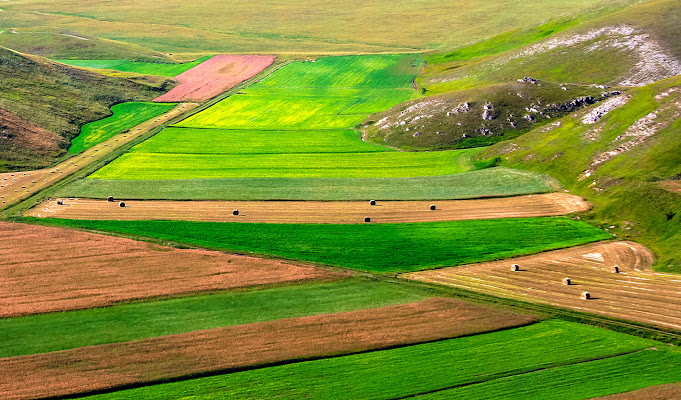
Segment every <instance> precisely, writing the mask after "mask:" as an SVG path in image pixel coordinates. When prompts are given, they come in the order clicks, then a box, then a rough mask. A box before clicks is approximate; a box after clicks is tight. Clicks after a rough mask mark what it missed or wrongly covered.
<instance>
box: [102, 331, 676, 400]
mask: <svg viewBox="0 0 681 400" xmlns="http://www.w3.org/2000/svg"><path fill="white" fill-rule="evenodd" d="M653 346H660V343H658V342H654V341H650V340H646V339H641V338H637V337H633V336H627V335H624V334H620V333H615V332H611V331H607V330H604V329H599V328H594V327H589V326H584V325H577V324H571V323H567V322H561V321H548V322H542V323H538V324H534V325H530V326H527V327H521V328H515V329H510V330H505V331H501V332H494V333H488V334H482V335H474V336H470V337H464V338H457V339H451V340H444V341H440V342H435V343H429V344H420V345H414V346H408V347H403V348H398V349H392V350H384V351H376V352H370V353H364V354H356V355H350V356H345V357H337V358H329V359H323V360H316V361H308V362H300V363H294V364H288V365H281V366H275V367H270V368H263V369H256V370H251V371H243V372H236V373H232V374H228V375H220V376H213V377H207V378H199V379H192V380H187V381H182V382H175V383H168V384H160V385H154V386H150V387H145V388H139V389H131V390H123V391H119V392H114V393H111V394H105V395H100V396H92V397H89V398H92V399H120V400H124V399H125V400H127V399H179V398H185V399H186V398H191V399H222V398H230V399H235V398H238V399H269V398H278V399H302V398H314V399H359V398H362V399H395V398H403V397H406V396H413V395H418V394H422V393H429V392H433V391H438V390H443V389H447V388H451V387H455V386H460V385H471V386H469V387H465V388H463V389H468V388H470V389H474V388H475V387H476V386H478V385H476V384H477V383H481V382H487V381H490V382H495V380H499V378H502V379H503V377H507V376H512V377H514V378H515V377H516V376H518V377H520V378H523V377H529V376H530V374H527V373H528V372H531V371H537V370H540V369H546V370H545V371H553V370H554V369H555V370H556V371H558V370H562V368H569V367H563V366H572V365H576V366H577V368H578V367H579V366H588V367H587V368H588V372H589V373H590V374H592V375H595V376H596V377H599V378H600V380H601V382H602V381H603V379H604V377H605V374H606V373H608V372H610V371H608V370H607V369H605V368H603V367H604V365H603V364H604V363H605V364H607V366H608V367H610V368H612V366H613V365H616V366H619V367H620V369H629V370H631V371H635V370H634V368H636V367H638V368H642V370H641V371H639V372H640V373H641V375H643V376H647V377H648V380H647V382H646V379H643V378H640V377H634V378H633V379H632V380H631V381H630V380H629V379H628V378H629V377H624V376H622V377H620V378H622V379H617V378H616V377H614V378H613V379H612V382H610V387H608V388H605V390H606V391H607V390H610V393H611V392H612V391H617V388H623V389H621V390H627V389H628V388H629V387H632V386H636V385H635V384H632V383H631V382H632V381H636V382H637V383H638V384H639V385H640V384H643V385H645V384H647V383H648V382H652V384H654V383H656V382H673V381H674V380H673V379H678V377H679V374H680V373H681V354H679V353H678V351H676V350H671V349H664V350H662V351H658V352H655V351H645V350H643V349H645V348H648V347H653ZM629 352H638V353H634V354H633V355H632V356H618V355H621V354H625V353H629ZM612 356H616V357H614V358H610V359H607V360H604V361H600V362H599V361H591V360H597V359H599V358H603V357H612ZM644 362H645V364H644ZM577 363H581V364H577ZM592 363H596V364H592ZM592 365H594V367H593V368H591V366H592ZM598 367H601V369H599V368H598ZM648 368H650V369H651V370H653V371H655V372H656V373H659V377H651V376H650V375H649V374H648V373H647V372H645V370H646V369H648ZM574 369H575V368H573V370H574ZM568 371H569V370H568ZM521 374H526V375H521ZM539 374H540V373H537V375H539ZM538 378H539V379H536V380H530V381H526V382H523V383H525V384H526V385H531V386H525V387H522V388H518V390H529V389H530V388H531V387H534V386H537V387H538V389H541V390H544V391H549V390H548V389H549V388H550V387H551V386H552V385H560V384H561V380H560V379H558V380H556V377H555V374H554V376H551V374H550V373H549V374H546V375H539V377H538ZM542 378H544V379H542ZM547 378H548V379H547ZM561 378H562V377H561ZM651 378H652V379H651ZM483 385H485V384H481V385H479V386H481V387H482V386H483ZM581 385H582V386H583V388H582V389H581V392H582V393H584V392H588V393H589V395H588V396H587V397H589V396H592V397H593V396H598V395H600V394H601V393H604V388H603V387H602V386H601V387H599V385H598V384H596V383H591V382H590V381H589V380H585V381H584V382H581ZM542 386H544V387H543V388H542ZM639 387H640V386H639ZM586 388H591V389H592V390H586ZM565 389H566V388H563V391H562V393H561V394H560V395H559V394H558V393H552V396H553V397H552V398H569V399H574V398H579V397H571V396H570V394H569V392H568V391H566V390H565ZM606 393H608V392H606ZM477 394H478V396H480V394H481V393H480V392H478V393H477ZM506 395H507V397H504V398H514V399H517V398H524V397H514V394H513V391H511V392H507V393H506ZM446 398H466V399H467V398H469V397H465V396H464V397H456V396H451V397H446ZM470 398H486V397H484V396H483V397H470Z"/></svg>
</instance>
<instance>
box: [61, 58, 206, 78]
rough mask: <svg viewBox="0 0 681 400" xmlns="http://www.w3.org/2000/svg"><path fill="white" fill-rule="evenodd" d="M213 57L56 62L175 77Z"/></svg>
mask: <svg viewBox="0 0 681 400" xmlns="http://www.w3.org/2000/svg"><path fill="white" fill-rule="evenodd" d="M210 57H211V56H205V57H201V58H199V59H197V60H195V61H191V62H186V63H179V64H171V63H160V62H142V61H128V60H55V61H57V62H60V63H63V64H67V65H71V66H74V67H84V68H98V69H99V68H101V69H115V70H116V71H126V72H135V73H138V74H143V75H159V76H167V77H173V76H177V75H180V74H181V73H183V72H185V71H187V70H189V69H191V68H194V67H196V66H197V65H199V64H201V63H202V62H204V61H206V60H208V59H209V58H210Z"/></svg>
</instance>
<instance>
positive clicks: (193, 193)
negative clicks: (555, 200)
mask: <svg viewBox="0 0 681 400" xmlns="http://www.w3.org/2000/svg"><path fill="white" fill-rule="evenodd" d="M154 138H156V137H154ZM151 140H152V141H153V140H154V139H151ZM272 143H276V142H272ZM143 145H144V144H142V145H141V146H143ZM557 188H558V185H557V183H556V182H555V181H554V180H553V178H550V177H549V176H548V175H544V174H538V173H534V172H529V171H519V170H513V169H508V168H488V169H482V170H476V171H470V172H464V173H461V174H456V175H443V176H424V177H415V178H233V179H177V180H169V179H163V180H114V179H79V180H76V181H74V182H73V183H71V184H70V185H68V186H66V187H64V188H63V189H60V190H58V192H57V194H56V195H57V196H62V197H92V198H106V197H108V196H110V195H111V193H116V195H117V196H118V197H120V198H125V199H168V200H188V199H193V200H329V201H331V200H367V199H376V200H451V199H471V198H478V197H486V196H498V197H500V196H515V195H521V194H532V193H546V192H552V191H554V190H556V189H557Z"/></svg>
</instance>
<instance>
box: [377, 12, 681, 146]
mask: <svg viewBox="0 0 681 400" xmlns="http://www.w3.org/2000/svg"><path fill="white" fill-rule="evenodd" d="M679 6H681V1H679V0H656V1H651V2H647V3H644V4H638V5H635V6H632V7H628V8H624V9H615V10H613V9H601V10H598V11H597V12H592V13H586V14H583V15H578V16H576V17H570V18H562V19H556V20H552V21H549V22H547V23H544V24H542V25H539V26H535V27H533V28H528V29H524V30H513V31H510V32H508V33H505V34H502V35H499V36H496V37H493V38H490V39H488V40H486V41H483V42H479V43H476V44H473V45H470V46H467V47H463V48H459V49H458V50H456V51H452V52H435V53H431V54H427V55H424V58H425V59H426V61H427V62H428V65H427V67H426V68H425V69H424V71H423V73H422V74H421V75H420V76H419V77H418V78H417V79H416V84H417V85H418V86H419V88H420V89H421V91H422V92H423V93H424V94H426V95H437V96H434V97H433V96H427V97H425V98H423V99H422V100H419V101H414V102H411V103H409V104H406V105H400V106H397V107H395V108H393V109H392V110H389V111H387V112H384V113H381V114H379V115H375V116H372V117H371V118H369V120H368V121H366V125H367V126H366V128H367V129H366V131H367V133H368V135H367V137H368V138H371V137H372V136H373V137H374V140H376V141H384V142H385V143H387V144H389V145H392V146H398V147H403V148H413V149H425V148H451V147H454V148H459V147H471V146H480V145H486V144H490V143H495V142H497V141H500V140H503V139H508V138H512V137H514V136H519V135H520V134H522V133H524V132H526V131H528V130H529V129H531V128H532V127H534V126H535V125H543V124H545V123H549V122H550V121H552V120H554V119H555V118H557V117H561V116H563V115H565V114H566V113H567V112H572V111H576V110H578V109H579V108H581V107H584V106H587V105H590V104H593V103H594V102H597V101H600V100H604V99H606V98H608V97H609V96H611V95H612V93H613V92H615V93H616V92H621V91H626V90H629V89H631V88H633V87H639V86H643V85H647V84H650V83H653V82H655V81H658V80H661V79H665V78H669V77H671V76H675V75H677V74H680V73H681V61H679V60H681V41H679V40H678V37H679V34H681V28H680V27H681V25H680V24H679V16H678V12H675V11H674V10H677V9H678V7H679ZM466 104H468V106H466ZM485 105H487V108H488V109H489V110H485V109H484V107H485ZM461 106H463V107H461ZM461 111H465V112H461ZM386 117H387V119H385V120H384V119H383V118H386ZM415 120H416V121H418V123H414V122H415ZM376 121H382V123H381V124H375V122H376Z"/></svg>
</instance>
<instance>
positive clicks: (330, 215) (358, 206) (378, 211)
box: [26, 193, 589, 224]
mask: <svg viewBox="0 0 681 400" xmlns="http://www.w3.org/2000/svg"><path fill="white" fill-rule="evenodd" d="M62 200H63V203H64V204H63V205H58V204H57V200H56V199H50V200H46V201H45V202H43V203H42V204H40V205H38V206H37V207H36V208H34V209H31V210H29V211H28V212H27V213H26V214H27V215H29V216H33V217H43V218H45V217H53V218H67V219H90V220H183V221H214V222H266V223H328V224H331V223H335V224H348V223H363V221H364V217H367V216H368V217H370V218H371V222H375V223H395V222H428V221H458V220H468V219H488V218H517V217H543V216H553V215H563V214H567V213H571V212H579V211H585V210H588V209H589V204H588V203H586V202H585V201H583V200H582V199H581V198H580V197H577V196H574V195H570V194H567V193H549V194H537V195H529V196H516V197H506V198H494V199H477V200H446V201H435V202H428V201H379V202H377V204H376V205H375V206H372V205H370V204H369V202H368V201H337V202H324V201H127V200H126V201H125V204H126V207H124V208H121V207H119V206H118V201H115V202H108V201H106V200H93V199H78V198H74V199H62ZM431 204H434V205H435V206H436V209H435V210H434V211H432V210H430V209H429V207H430V205H431ZM235 209H238V210H239V215H233V214H232V212H233V211H234V210H235Z"/></svg>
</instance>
